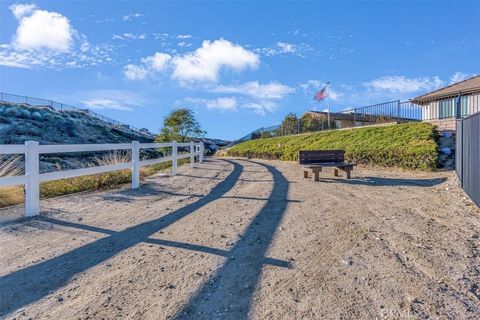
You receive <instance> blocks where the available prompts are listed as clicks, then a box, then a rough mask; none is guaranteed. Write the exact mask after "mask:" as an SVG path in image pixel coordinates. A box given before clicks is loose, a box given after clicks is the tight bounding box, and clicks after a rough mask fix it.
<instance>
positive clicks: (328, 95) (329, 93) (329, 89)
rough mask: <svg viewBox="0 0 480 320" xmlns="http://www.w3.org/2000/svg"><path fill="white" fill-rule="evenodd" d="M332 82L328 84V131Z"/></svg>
mask: <svg viewBox="0 0 480 320" xmlns="http://www.w3.org/2000/svg"><path fill="white" fill-rule="evenodd" d="M329 85H330V82H327V88H328V113H327V118H328V130H330V129H331V128H330V87H328V86H329Z"/></svg>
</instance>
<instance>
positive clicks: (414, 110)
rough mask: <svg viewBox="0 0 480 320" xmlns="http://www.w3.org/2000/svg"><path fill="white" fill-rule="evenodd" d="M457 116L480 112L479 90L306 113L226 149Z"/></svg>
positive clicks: (247, 136)
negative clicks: (425, 99) (281, 138)
mask: <svg viewBox="0 0 480 320" xmlns="http://www.w3.org/2000/svg"><path fill="white" fill-rule="evenodd" d="M458 104H460V107H459V108H457V106H458ZM457 110H458V111H457ZM457 112H458V113H459V116H466V115H470V114H473V113H475V112H480V88H478V90H476V89H475V88H474V89H472V90H470V91H469V92H466V93H461V92H459V93H455V94H452V95H451V96H448V97H444V98H441V99H437V100H434V101H430V102H428V103H427V104H425V105H422V106H420V105H418V104H415V103H413V102H412V101H410V100H409V101H400V100H393V101H387V102H384V103H379V104H374V105H370V106H366V107H360V108H352V109H348V110H343V111H341V112H330V114H328V113H327V112H319V111H308V112H307V113H306V115H308V114H310V115H311V117H306V116H305V115H304V116H302V117H301V118H297V117H296V116H294V117H292V118H290V119H289V121H284V122H283V123H282V124H281V125H277V126H272V127H269V128H260V129H257V130H255V131H252V132H251V133H249V134H247V135H245V136H244V137H242V138H241V139H239V140H237V141H235V142H232V143H231V144H230V145H229V146H231V145H234V144H235V143H238V142H242V141H246V140H250V139H257V138H268V137H275V136H287V135H294V134H301V133H309V132H317V131H326V130H332V129H343V128H352V127H362V126H367V125H374V124H382V123H389V122H397V123H404V122H417V121H432V120H442V119H451V120H452V121H453V120H454V119H455V117H456V113H457Z"/></svg>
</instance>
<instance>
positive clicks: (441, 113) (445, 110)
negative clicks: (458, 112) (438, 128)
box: [438, 99, 453, 119]
mask: <svg viewBox="0 0 480 320" xmlns="http://www.w3.org/2000/svg"><path fill="white" fill-rule="evenodd" d="M452 102H453V99H447V100H441V101H439V102H438V117H439V118H440V119H444V118H452V117H453V104H452Z"/></svg>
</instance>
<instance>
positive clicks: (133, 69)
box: [123, 52, 172, 80]
mask: <svg viewBox="0 0 480 320" xmlns="http://www.w3.org/2000/svg"><path fill="white" fill-rule="evenodd" d="M171 59H172V56H171V55H169V54H167V53H162V52H155V54H154V55H153V56H149V57H145V58H142V59H141V64H140V65H134V64H128V65H126V66H125V67H124V68H123V73H124V75H125V77H126V78H127V79H129V80H143V79H145V78H147V77H148V76H152V75H154V74H155V73H156V72H159V71H162V70H164V69H165V68H166V67H167V66H168V62H169V61H170V60H171Z"/></svg>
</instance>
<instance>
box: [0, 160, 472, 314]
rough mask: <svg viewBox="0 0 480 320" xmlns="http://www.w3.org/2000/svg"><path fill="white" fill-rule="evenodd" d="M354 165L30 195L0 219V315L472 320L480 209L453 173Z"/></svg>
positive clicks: (252, 163)
mask: <svg viewBox="0 0 480 320" xmlns="http://www.w3.org/2000/svg"><path fill="white" fill-rule="evenodd" d="M353 177H354V179H352V180H344V179H343V178H334V177H333V175H332V174H331V173H329V172H326V173H323V174H322V175H321V181H320V182H313V181H311V180H306V179H303V178H302V175H301V174H300V172H299V171H298V167H297V166H296V165H295V164H293V163H288V162H283V163H282V162H268V161H257V160H244V159H243V160H242V159H211V160H209V161H207V162H205V163H204V164H202V165H199V166H198V168H188V167H182V168H180V169H179V175H177V176H169V175H167V176H156V177H154V178H151V179H149V180H148V181H146V182H144V183H143V184H142V187H141V188H140V189H138V190H135V191H132V190H129V189H128V188H125V189H122V190H116V191H109V192H101V193H85V194H80V195H74V196H69V197H63V198H57V199H50V200H46V201H42V207H43V209H44V213H43V214H42V215H41V216H40V217H38V218H35V219H31V220H27V221H23V222H18V223H11V224H7V225H3V226H0V248H1V251H0V315H1V317H4V318H9V319H10V318H16V319H102V318H103V319H113V318H122V319H166V318H171V319H427V318H428V319H479V318H480V212H479V210H478V209H475V208H474V207H473V206H472V205H471V203H470V202H469V200H467V199H466V198H464V196H463V194H462V193H461V191H460V190H459V188H458V187H457V186H456V184H455V181H454V175H453V173H448V172H447V173H412V172H402V171H399V170H393V169H392V170H390V169H389V170H385V169H367V168H359V169H358V170H355V171H354V172H353ZM18 210H19V209H18V208H17V209H8V210H7V211H5V210H4V211H0V214H14V213H16V212H17V211H18Z"/></svg>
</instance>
